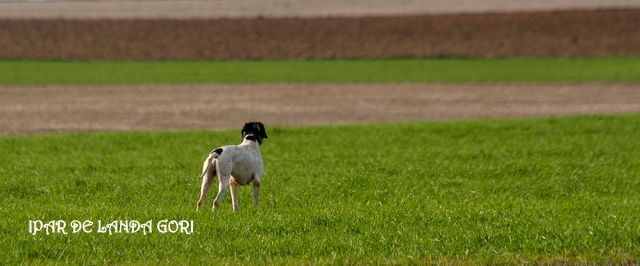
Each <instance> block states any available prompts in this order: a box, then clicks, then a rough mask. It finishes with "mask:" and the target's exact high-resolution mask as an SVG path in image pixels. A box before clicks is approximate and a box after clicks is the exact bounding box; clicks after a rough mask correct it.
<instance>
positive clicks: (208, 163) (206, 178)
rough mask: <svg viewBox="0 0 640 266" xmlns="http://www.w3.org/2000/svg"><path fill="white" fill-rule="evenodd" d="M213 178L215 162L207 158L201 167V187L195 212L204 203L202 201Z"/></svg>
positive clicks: (214, 175)
mask: <svg viewBox="0 0 640 266" xmlns="http://www.w3.org/2000/svg"><path fill="white" fill-rule="evenodd" d="M215 177H216V161H215V159H213V158H212V157H211V156H209V157H207V159H206V160H205V161H204V164H203V165H202V174H201V175H200V178H202V186H201V187H200V198H199V199H198V203H196V211H197V210H200V207H202V203H204V199H205V197H206V196H207V191H209V186H211V181H212V180H213V179H214V178H215Z"/></svg>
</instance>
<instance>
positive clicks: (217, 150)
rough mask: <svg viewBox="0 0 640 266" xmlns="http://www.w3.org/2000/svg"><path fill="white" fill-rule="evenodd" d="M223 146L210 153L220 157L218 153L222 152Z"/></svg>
mask: <svg viewBox="0 0 640 266" xmlns="http://www.w3.org/2000/svg"><path fill="white" fill-rule="evenodd" d="M222 151H223V150H222V148H217V149H215V150H213V151H212V152H211V153H210V154H212V155H213V154H215V155H214V157H218V155H220V154H222Z"/></svg>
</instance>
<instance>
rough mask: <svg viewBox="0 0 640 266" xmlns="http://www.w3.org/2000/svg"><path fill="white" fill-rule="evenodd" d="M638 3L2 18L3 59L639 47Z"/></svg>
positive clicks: (476, 53)
mask: <svg viewBox="0 0 640 266" xmlns="http://www.w3.org/2000/svg"><path fill="white" fill-rule="evenodd" d="M638 25H640V9H635V10H633V9H632V10H582V11H555V12H521V13H495V14H464V15H415V16H395V17H393V16H391V17H352V18H303V19H293V18H270V19H185V20H171V19H167V20H162V19H148V20H145V19H131V20H108V19H106V20H104V19H103V20H91V19H89V20H55V19H54V20H49V19H45V20H11V19H3V20H0V58H2V59H36V58H37V59H141V60H143V59H269V58H278V59H282V58H290V59H301V58H390V57H439V56H454V57H510V56H533V57H536V56H566V57H588V56H639V55H640V27H639V26H638Z"/></svg>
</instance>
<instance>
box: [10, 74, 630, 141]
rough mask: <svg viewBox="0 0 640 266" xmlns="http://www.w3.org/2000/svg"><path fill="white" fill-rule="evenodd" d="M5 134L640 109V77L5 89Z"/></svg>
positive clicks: (515, 115) (628, 110)
mask: <svg viewBox="0 0 640 266" xmlns="http://www.w3.org/2000/svg"><path fill="white" fill-rule="evenodd" d="M0 96H2V97H0V135H12V134H30V133H43V132H74V131H112V130H116V131H120V130H176V129H224V128H237V127H238V126H239V125H241V124H242V123H243V122H245V121H250V120H259V121H264V122H265V123H266V124H267V125H312V124H346V123H378V122H396V121H421V120H441V119H480V118H510V117H528V116H552V115H567V114H599V113H620V112H640V84H555V85H534V84H529V85H524V84H482V85H472V84H469V85H452V84H449V85H445V84H366V85H365V84H362V85H328V84H325V85H304V84H256V85H135V86H71V87H64V86H46V87H0Z"/></svg>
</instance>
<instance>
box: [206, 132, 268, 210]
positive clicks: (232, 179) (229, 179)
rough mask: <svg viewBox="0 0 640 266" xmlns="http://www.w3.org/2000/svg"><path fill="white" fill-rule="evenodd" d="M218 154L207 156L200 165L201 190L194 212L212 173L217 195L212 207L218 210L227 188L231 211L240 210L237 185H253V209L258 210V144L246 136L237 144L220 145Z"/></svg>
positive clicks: (260, 173) (260, 158) (260, 163)
mask: <svg viewBox="0 0 640 266" xmlns="http://www.w3.org/2000/svg"><path fill="white" fill-rule="evenodd" d="M221 148H222V153H221V154H219V155H218V154H217V153H213V152H212V153H211V154H210V155H209V156H208V157H207V159H206V160H205V161H204V164H203V166H202V175H201V178H202V187H201V189H200V199H199V200H198V203H197V206H196V209H197V210H199V209H200V207H201V206H202V203H203V202H204V200H205V196H206V195H207V191H208V190H209V186H210V185H211V181H212V180H213V178H214V177H215V176H214V172H215V173H216V176H217V177H218V181H219V186H218V195H217V196H216V198H215V200H214V201H213V208H214V209H217V208H219V207H220V202H221V201H222V199H223V198H224V196H225V195H226V193H227V187H231V201H232V204H233V210H234V211H237V210H240V203H239V201H238V185H241V186H244V185H248V184H250V183H251V182H253V206H254V207H258V201H259V198H260V180H261V178H262V175H263V174H264V166H263V164H262V156H261V155H260V144H258V143H257V142H256V141H253V140H248V139H247V138H246V137H245V139H244V140H243V141H242V143H240V144H238V145H227V146H223V147H221Z"/></svg>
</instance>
